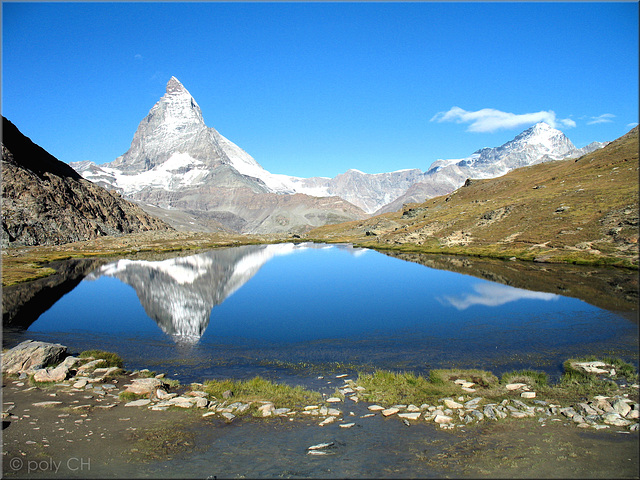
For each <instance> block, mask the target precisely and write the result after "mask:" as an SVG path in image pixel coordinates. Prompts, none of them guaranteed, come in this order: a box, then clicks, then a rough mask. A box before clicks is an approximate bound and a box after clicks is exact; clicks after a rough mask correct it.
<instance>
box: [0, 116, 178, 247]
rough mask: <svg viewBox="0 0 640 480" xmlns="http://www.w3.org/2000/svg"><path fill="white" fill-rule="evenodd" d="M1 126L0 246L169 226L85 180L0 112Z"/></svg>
mask: <svg viewBox="0 0 640 480" xmlns="http://www.w3.org/2000/svg"><path fill="white" fill-rule="evenodd" d="M2 130H3V131H2V246H3V247H6V246H10V245H11V246H20V245H57V244H63V243H69V242H74V241H80V240H88V239H92V238H96V237H99V236H103V235H123V234H128V233H135V232H141V231H147V230H168V229H171V227H169V226H168V225H167V224H165V223H164V222H162V221H160V220H158V219H157V218H154V217H152V216H150V215H148V214H147V213H145V212H144V211H143V210H142V209H140V208H139V207H138V206H136V205H134V204H133V203H131V202H128V201H126V200H124V199H123V198H121V197H120V195H119V194H114V193H110V192H108V191H107V190H105V189H103V188H101V187H99V186H97V185H95V184H93V183H91V182H89V181H87V180H84V179H83V178H82V177H81V176H80V175H79V174H78V173H77V172H76V171H75V170H73V169H72V168H71V167H70V166H69V165H67V164H66V163H63V162H61V161H59V160H58V159H56V158H55V157H53V156H52V155H51V154H49V153H48V152H46V151H45V150H44V149H43V148H41V147H39V146H38V145H36V144H34V143H33V142H32V141H31V140H30V139H29V138H27V137H25V136H24V135H23V134H22V133H21V132H20V131H19V130H18V128H16V126H15V125H13V124H12V123H11V122H10V121H9V120H7V119H6V118H4V117H3V118H2Z"/></svg>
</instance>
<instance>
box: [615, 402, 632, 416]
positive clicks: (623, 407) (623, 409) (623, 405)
mask: <svg viewBox="0 0 640 480" xmlns="http://www.w3.org/2000/svg"><path fill="white" fill-rule="evenodd" d="M611 406H612V407H613V410H614V412H616V413H619V414H620V416H621V417H625V416H626V415H627V413H629V411H630V410H631V407H630V406H629V404H628V403H627V402H625V401H624V400H622V399H617V400H616V401H615V402H613V404H612V405H611Z"/></svg>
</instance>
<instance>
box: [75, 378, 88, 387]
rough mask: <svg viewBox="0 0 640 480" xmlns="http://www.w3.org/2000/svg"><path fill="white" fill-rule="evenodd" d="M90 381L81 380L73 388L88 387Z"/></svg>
mask: <svg viewBox="0 0 640 480" xmlns="http://www.w3.org/2000/svg"><path fill="white" fill-rule="evenodd" d="M87 383H88V381H87V379H86V378H81V379H80V380H78V381H77V382H75V383H74V384H73V388H84V387H85V386H86V385H87Z"/></svg>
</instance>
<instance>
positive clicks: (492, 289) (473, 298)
mask: <svg viewBox="0 0 640 480" xmlns="http://www.w3.org/2000/svg"><path fill="white" fill-rule="evenodd" d="M472 288H473V290H475V293H467V294H464V295H460V296H456V297H453V296H445V297H438V298H437V300H438V301H439V302H440V303H442V304H443V305H450V306H452V307H455V308H457V309H458V310H466V309H467V308H469V307H471V306H473V305H484V306H486V307H497V306H500V305H504V304H505V303H509V302H515V301H517V300H523V299H527V300H546V301H549V300H554V301H555V300H558V298H560V297H559V296H558V295H556V294H554V293H546V292H534V291H531V290H523V289H521V288H515V287H509V286H508V285H500V284H498V283H477V284H475V285H473V287H472Z"/></svg>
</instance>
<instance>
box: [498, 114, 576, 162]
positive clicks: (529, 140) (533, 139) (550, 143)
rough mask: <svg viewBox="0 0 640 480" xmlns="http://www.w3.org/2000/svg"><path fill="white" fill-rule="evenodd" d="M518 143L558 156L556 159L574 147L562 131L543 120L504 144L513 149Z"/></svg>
mask: <svg viewBox="0 0 640 480" xmlns="http://www.w3.org/2000/svg"><path fill="white" fill-rule="evenodd" d="M519 145H523V146H527V147H535V148H537V149H538V151H539V152H543V151H544V152H546V153H548V154H552V155H555V156H558V159H560V158H562V157H563V156H564V155H565V154H567V153H569V152H570V151H572V150H575V148H576V147H575V145H574V144H573V143H571V140H569V139H568V138H567V137H566V135H565V134H564V133H562V132H561V131H560V130H557V129H555V128H552V127H551V126H550V125H549V124H547V123H545V122H540V123H536V124H535V125H533V126H532V127H531V128H528V129H527V130H525V131H524V132H522V133H521V134H520V135H518V136H516V137H515V138H514V139H513V140H511V141H510V142H507V143H506V144H505V145H504V146H505V147H506V148H512V149H513V148H515V147H516V146H519Z"/></svg>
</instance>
